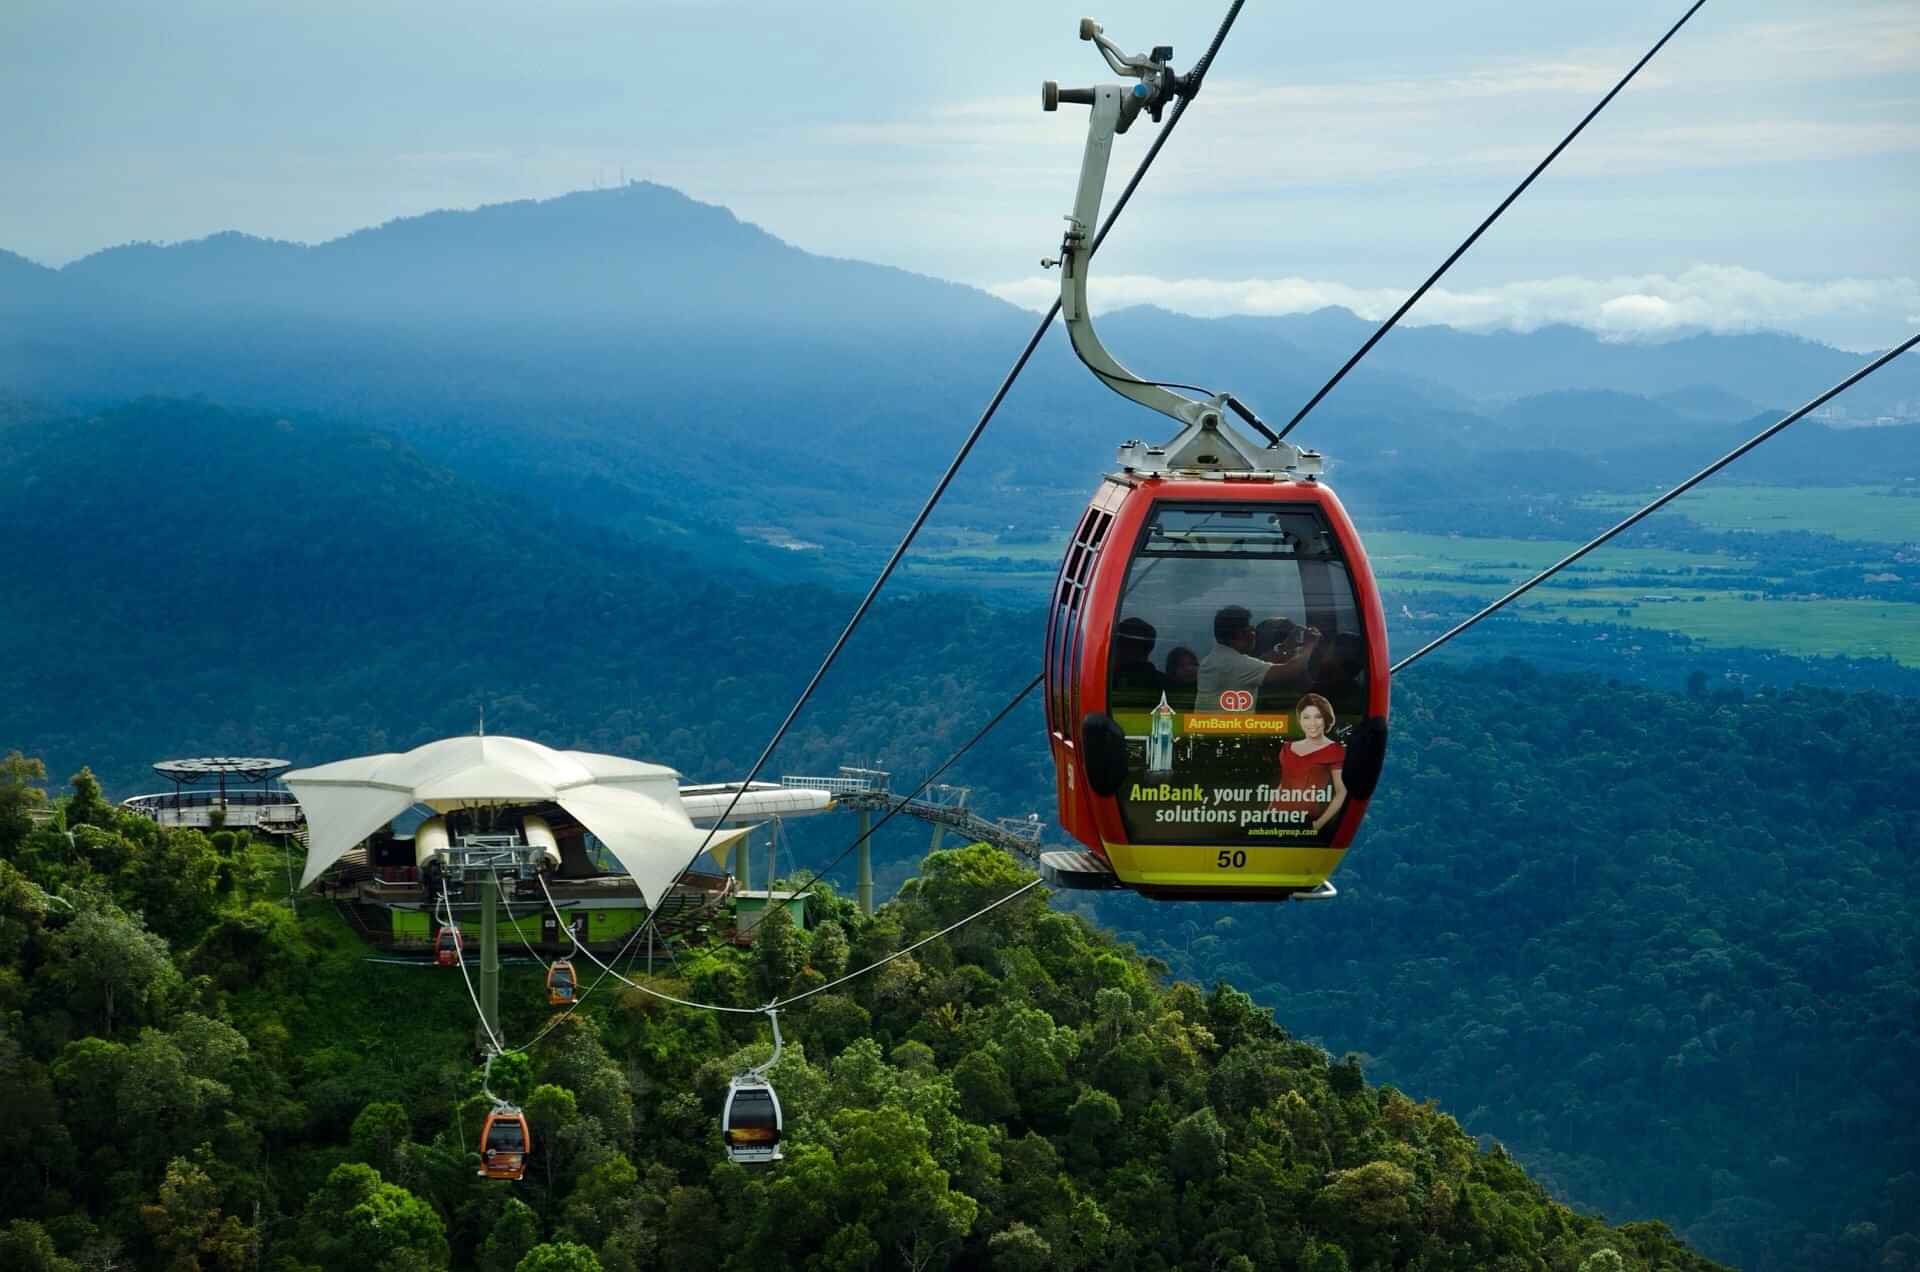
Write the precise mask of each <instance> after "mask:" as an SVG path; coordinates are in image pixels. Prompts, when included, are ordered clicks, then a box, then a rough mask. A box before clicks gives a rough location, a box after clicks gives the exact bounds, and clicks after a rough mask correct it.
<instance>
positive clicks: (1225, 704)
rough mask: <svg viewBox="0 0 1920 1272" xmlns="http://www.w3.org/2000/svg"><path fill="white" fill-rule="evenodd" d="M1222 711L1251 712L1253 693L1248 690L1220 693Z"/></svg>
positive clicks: (1229, 690) (1231, 690) (1232, 690)
mask: <svg viewBox="0 0 1920 1272" xmlns="http://www.w3.org/2000/svg"><path fill="white" fill-rule="evenodd" d="M1220 709H1221V710H1222V711H1251V710H1253V692H1252V690H1249V689H1225V690H1222V691H1221V693H1220Z"/></svg>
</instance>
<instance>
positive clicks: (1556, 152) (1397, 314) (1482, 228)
mask: <svg viewBox="0 0 1920 1272" xmlns="http://www.w3.org/2000/svg"><path fill="white" fill-rule="evenodd" d="M1706 2H1707V0H1694V2H1693V7H1692V8H1690V9H1688V10H1687V11H1686V12H1685V13H1683V14H1681V15H1680V20H1679V21H1678V22H1676V23H1674V24H1673V26H1672V27H1670V28H1669V29H1668V30H1667V33H1666V34H1665V35H1663V36H1661V37H1660V39H1659V41H1658V42H1657V43H1656V44H1655V45H1654V46H1653V47H1652V48H1650V49H1648V50H1647V52H1646V55H1645V56H1644V57H1642V58H1641V59H1640V60H1639V61H1638V62H1635V63H1634V64H1633V69H1632V70H1630V71H1628V72H1627V73H1626V74H1625V75H1624V76H1622V77H1621V79H1620V82H1619V83H1618V84H1615V85H1614V86H1613V88H1612V90H1611V91H1609V92H1608V93H1607V95H1606V96H1605V97H1602V98H1601V99H1600V102H1599V104H1598V105H1596V106H1595V107H1594V108H1593V109H1592V110H1590V111H1588V112H1587V114H1586V118H1584V119H1582V120H1581V121H1580V122H1579V123H1577V124H1575V125H1574V126H1573V131H1572V132H1570V133H1568V134H1567V135H1566V136H1565V137H1563V138H1561V140H1560V144H1559V145H1557V146H1555V147H1554V148H1553V149H1552V150H1551V151H1550V152H1548V154H1547V157H1546V158H1545V159H1542V160H1541V161H1540V162H1539V163H1538V164H1536V165H1534V169H1533V171H1532V172H1529V173H1528V174H1527V177H1526V180H1524V181H1522V182H1521V183H1520V184H1519V185H1517V186H1515V187H1514V188H1513V193H1512V194H1509V195H1508V196H1507V197H1506V198H1504V199H1502V200H1501V201H1500V206H1499V207H1497V208H1495V209H1494V210H1493V211H1492V212H1491V213H1489V214H1488V215H1487V219H1486V220H1484V221H1482V222H1480V225H1479V228H1477V229H1475V230H1474V232H1473V233H1471V234H1469V235H1467V238H1466V241H1465V242H1464V243H1462V244H1460V246H1458V247H1456V248H1454V249H1453V254H1452V255H1451V256H1449V257H1447V259H1446V260H1444V261H1442V262H1440V268H1439V269H1436V270H1434V271H1433V273H1431V274H1429V275H1428V276H1427V281H1426V282H1424V283H1422V284H1420V286H1419V287H1417V288H1415V289H1414V293H1413V295H1411V296H1409V297H1407V299H1406V302H1405V303H1404V304H1402V305H1401V306H1400V308H1398V309H1396V310H1394V311H1393V316H1392V317H1391V318H1388V319H1387V320H1386V321H1385V322H1383V323H1381V324H1380V326H1379V329H1378V330H1376V331H1375V332H1374V333H1373V334H1372V335H1371V336H1368V337H1367V340H1366V343H1365V344H1363V345H1361V346H1360V347H1359V348H1358V349H1356V350H1354V353H1353V356H1352V357H1351V358H1348V359H1347V361H1346V365H1344V366H1342V367H1341V368H1340V369H1339V370H1338V371H1336V372H1334V373H1333V378H1332V379H1331V380H1328V381H1327V382H1326V383H1325V384H1323V385H1321V386H1320V391H1319V392H1318V393H1316V394H1314V395H1313V396H1312V397H1311V398H1309V399H1307V404H1306V405H1305V406H1303V407H1301V408H1300V409H1299V410H1297V411H1295V412H1294V413H1293V418H1292V419H1290V420H1288V421H1287V423H1286V427H1284V428H1282V429H1281V430H1280V436H1281V437H1285V436H1286V435H1287V434H1288V433H1291V432H1292V431H1293V426H1294V425H1295V424H1298V423H1299V422H1300V421H1301V420H1303V419H1305V418H1306V417H1307V412H1308V411H1311V410H1312V409H1313V408H1314V407H1316V406H1318V405H1319V404H1320V399H1321V398H1324V397H1325V396H1327V394H1329V393H1331V392H1332V391H1333V386H1334V385H1336V384H1338V383H1340V381H1342V380H1344V379H1346V377H1347V372H1349V371H1351V370H1353V368H1354V367H1355V366H1356V365H1358V364H1359V361H1360V359H1362V358H1364V357H1366V356H1367V353H1368V352H1369V351H1370V350H1371V349H1372V348H1373V347H1374V346H1375V345H1377V344H1379V343H1380V338H1381V337H1382V336H1384V335H1386V334H1387V333H1388V332H1389V331H1392V330H1393V328H1394V324H1396V323H1398V322H1399V321H1400V320H1401V319H1402V318H1404V317H1405V316H1406V313H1407V311H1408V310H1409V309H1412V308H1413V307H1414V306H1415V305H1416V304H1418V303H1420V298H1421V297H1422V296H1424V295H1426V294H1427V290H1428V289H1429V288H1431V287H1432V286H1433V285H1434V284H1435V283H1437V282H1439V281H1440V277H1441V275H1443V274H1445V273H1446V272H1447V271H1448V270H1450V269H1452V268H1453V263H1454V262H1455V261H1457V260H1459V259H1460V258H1461V257H1462V256H1465V255H1466V253H1467V249H1468V248H1470V247H1472V246H1473V245H1474V244H1475V243H1477V242H1479V241H1480V236H1481V235H1482V234H1485V233H1486V232H1487V229H1488V227H1489V226H1491V225H1492V224H1493V223H1494V222H1495V221H1497V220H1499V219H1500V214H1501V213H1503V212H1505V211H1506V210H1507V209H1508V208H1509V207H1511V206H1513V201H1514V200H1515V199H1518V198H1519V197H1520V196H1521V195H1522V194H1524V193H1526V189H1527V187H1528V186H1530V185H1532V184H1533V180H1534V178H1535V177H1537V176H1539V175H1540V174H1541V173H1543V172H1545V171H1546V170H1547V165H1548V164H1550V163H1552V162H1553V161H1554V160H1555V159H1557V158H1559V157H1560V152H1561V151H1563V150H1565V149H1566V148H1567V147H1568V146H1569V145H1571V144H1572V142H1573V139H1574V138H1575V137H1578V136H1579V135H1580V134H1581V133H1582V132H1584V131H1585V130H1586V127H1587V125H1588V124H1590V123H1592V122H1593V120H1594V117H1595V116H1596V115H1598V114H1599V113H1600V112H1601V111H1603V110H1605V109H1606V107H1607V103H1608V102H1611V101H1612V100H1613V99H1614V98H1615V97H1616V96H1618V95H1619V93H1620V90H1621V89H1623V88H1625V87H1626V86H1627V85H1628V84H1629V83H1630V82H1631V81H1632V80H1633V77H1634V76H1636V75H1638V74H1639V73H1640V68H1641V67H1643V66H1645V65H1646V64H1647V63H1648V62H1651V61H1652V60H1653V55H1654V54H1656V53H1658V52H1659V51H1660V50H1661V49H1663V48H1665V47H1666V44H1667V41H1668V40H1671V39H1672V38H1673V37H1674V36H1675V35H1676V34H1678V33H1679V31H1680V28H1681V27H1683V26H1685V25H1686V24H1687V22H1688V20H1689V19H1691V18H1692V17H1693V15H1694V14H1696V13H1698V12H1699V11H1700V6H1701V5H1703V4H1705V3H1706Z"/></svg>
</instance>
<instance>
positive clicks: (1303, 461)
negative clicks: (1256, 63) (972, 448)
mask: <svg viewBox="0 0 1920 1272" xmlns="http://www.w3.org/2000/svg"><path fill="white" fill-rule="evenodd" d="M1080 38H1081V39H1082V40H1088V41H1091V42H1092V43H1093V44H1094V46H1095V47H1096V48H1098V49H1099V50H1100V55H1101V57H1103V58H1105V59H1106V62H1107V65H1108V66H1109V67H1111V68H1112V69H1113V71H1114V73H1115V74H1117V75H1124V76H1127V77H1129V78H1131V79H1134V80H1137V81H1138V83H1135V84H1133V85H1132V86H1128V85H1125V84H1099V85H1095V86H1094V87H1092V88H1065V89H1063V88H1061V87H1060V85H1059V84H1058V83H1056V82H1055V81H1053V80H1047V81H1046V82H1045V83H1043V84H1042V85H1041V88H1040V107H1041V109H1042V110H1046V111H1053V110H1058V109H1059V108H1060V105H1061V103H1063V102H1064V103H1067V104H1069V105H1077V106H1087V107H1090V108H1091V110H1090V117H1089V119H1088V123H1087V145H1086V150H1085V152H1084V154H1083V156H1082V158H1081V161H1080V184H1079V187H1078V189H1077V191H1076V193H1075V196H1074V203H1073V211H1072V212H1070V213H1068V214H1067V218H1066V220H1067V230H1066V234H1065V236H1064V237H1063V238H1062V240H1061V243H1060V255H1059V256H1058V257H1057V258H1052V259H1048V260H1043V261H1041V265H1042V266H1044V267H1048V268H1051V267H1053V266H1058V267H1059V268H1060V312H1061V315H1062V316H1063V317H1064V318H1065V319H1066V324H1067V337H1068V339H1070V340H1071V341H1072V342H1073V348H1074V351H1075V352H1076V353H1077V354H1078V355H1079V356H1080V359H1081V361H1083V362H1084V363H1086V365H1087V368H1088V369H1089V370H1091V371H1092V372H1093V373H1094V375H1095V376H1097V377H1098V378H1099V380H1100V382H1101V383H1102V384H1104V385H1106V386H1107V387H1108V388H1110V389H1112V390H1113V391H1114V392H1116V393H1118V394H1120V395H1121V396H1122V397H1125V398H1128V399H1130V400H1132V401H1134V402H1137V403H1139V404H1140V405H1141V406H1144V407H1147V408H1149V409H1151V410H1155V411H1158V412H1160V413H1161V414H1162V415H1166V416H1168V417H1170V418H1172V419H1173V420H1175V421H1176V422H1178V423H1179V424H1180V425H1181V430H1180V432H1179V433H1178V434H1176V435H1175V436H1174V438H1173V439H1172V440H1171V441H1169V442H1167V443H1166V444H1165V445H1163V446H1157V447H1149V446H1143V445H1141V444H1139V443H1132V442H1130V443H1128V444H1127V445H1125V446H1123V447H1121V450H1120V462H1121V463H1122V465H1123V466H1125V467H1126V468H1128V469H1129V470H1132V471H1140V472H1148V473H1152V472H1213V473H1226V472H1237V473H1245V474H1248V475H1257V474H1266V473H1272V474H1275V475H1277V476H1278V475H1284V476H1289V477H1302V478H1311V477H1314V476H1317V475H1318V474H1319V473H1320V471H1321V458H1320V455H1319V454H1318V452H1315V451H1311V450H1304V449H1302V448H1300V447H1296V446H1293V445H1290V444H1289V443H1287V442H1285V441H1282V440H1281V439H1280V437H1279V435H1278V434H1276V433H1274V432H1273V430H1272V429H1270V428H1268V427H1267V426H1266V425H1265V424H1263V423H1262V422H1261V421H1260V419H1259V418H1258V417H1257V416H1255V415H1254V414H1253V412H1252V411H1251V410H1249V409H1248V408H1247V407H1246V406H1245V405H1244V404H1243V403H1241V402H1240V401H1239V400H1238V399H1237V398H1235V397H1234V396H1233V395H1232V394H1230V393H1220V394H1215V395H1212V396H1211V397H1208V398H1206V399H1205V400H1196V399H1194V398H1190V397H1186V396H1183V395H1181V394H1178V393H1175V392H1173V391H1171V389H1169V388H1168V387H1166V386H1165V385H1162V384H1158V383H1154V382H1152V381H1148V380H1143V379H1141V378H1140V377H1138V376H1136V375H1134V374H1133V373H1132V372H1130V371H1128V370H1127V368H1126V367H1125V366H1123V365H1122V364H1121V363H1120V360H1119V359H1117V358H1115V357H1114V356H1113V354H1112V353H1110V352H1108V350H1107V347H1106V346H1105V345H1104V344H1102V343H1101V341H1100V337H1099V336H1098V335H1096V334H1095V333H1094V330H1093V317H1092V314H1091V312H1090V311H1089V309H1088V307H1087V270H1088V266H1089V264H1090V262H1091V258H1092V256H1093V246H1094V237H1093V236H1094V230H1095V227H1096V226H1097V225H1098V224H1099V219H1100V200H1101V196H1102V194H1103V193H1104V191H1105V188H1106V182H1107V167H1108V164H1109V161H1110V160H1111V159H1112V156H1113V139H1114V137H1115V136H1116V135H1117V134H1120V133H1124V132H1126V131H1127V129H1128V128H1130V127H1132V126H1133V123H1134V121H1135V120H1136V119H1138V118H1139V116H1140V113H1141V112H1142V111H1145V112H1146V113H1147V114H1148V115H1149V116H1150V117H1151V118H1152V119H1153V121H1154V122H1155V123H1159V122H1160V117H1161V112H1162V111H1163V110H1164V109H1165V108H1166V105H1167V103H1168V102H1169V101H1171V100H1173V99H1174V98H1176V97H1181V98H1187V99H1191V98H1192V97H1194V96H1195V95H1196V94H1197V93H1198V92H1199V91H1200V72H1199V71H1198V70H1196V71H1194V72H1190V73H1189V74H1187V75H1184V76H1183V75H1179V74H1177V73H1176V72H1175V71H1174V70H1173V68H1172V67H1171V66H1169V65H1168V63H1169V62H1170V61H1172V59H1173V48H1172V46H1170V45H1160V46H1158V47H1156V48H1155V49H1154V50H1153V51H1152V52H1151V53H1136V54H1131V55H1129V54H1126V53H1122V52H1121V51H1120V48H1119V46H1118V45H1116V44H1114V42H1113V41H1112V40H1110V39H1108V38H1107V37H1106V35H1105V34H1104V33H1103V30H1102V28H1101V26H1100V25H1099V24H1098V23H1097V22H1095V21H1094V20H1093V19H1092V18H1082V19H1081V20H1080ZM1182 387H1185V386H1182ZM1223 408H1224V409H1227V410H1231V411H1233V412H1234V413H1235V414H1236V415H1238V416H1240V418H1241V419H1243V420H1244V421H1246V422H1247V423H1248V424H1249V425H1250V426H1251V427H1253V428H1254V429H1255V430H1257V431H1258V432H1260V433H1261V434H1262V435H1263V436H1264V437H1265V439H1266V443H1267V444H1266V445H1264V446H1262V445H1260V444H1258V443H1256V442H1254V441H1252V440H1251V439H1249V438H1246V437H1243V436H1241V435H1240V434H1239V433H1238V432H1237V431H1236V430H1234V429H1233V428H1232V427H1230V426H1228V425H1227V424H1226V423H1225V422H1224V420H1223V419H1222V415H1221V411H1222V409H1223Z"/></svg>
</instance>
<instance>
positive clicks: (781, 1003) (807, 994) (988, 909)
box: [767, 879, 1040, 1009]
mask: <svg viewBox="0 0 1920 1272" xmlns="http://www.w3.org/2000/svg"><path fill="white" fill-rule="evenodd" d="M1039 886H1040V880H1038V879H1029V880H1027V881H1026V882H1025V883H1023V884H1021V885H1020V886H1019V887H1017V888H1015V889H1014V890H1013V891H1012V892H1009V893H1007V894H1006V895H1005V896H1003V897H1001V898H1000V899H999V900H998V901H990V902H988V903H987V904H986V905H984V906H981V907H980V908H979V909H978V910H975V911H974V912H973V913H972V914H969V915H968V916H967V917H966V918H964V919H961V920H960V921H959V922H957V923H949V924H947V926H945V927H943V928H941V929H940V930H939V931H938V932H935V933H934V934H933V935H931V936H923V937H921V938H920V939H919V940H917V941H915V942H914V943H913V944H912V945H909V946H907V947H906V948H905V949H899V950H895V951H894V952H893V953H891V954H889V955H887V956H886V957H885V958H883V959H878V960H876V961H874V962H872V963H869V964H867V965H866V966H865V967H863V968H861V969H860V970H859V971H857V972H848V973H847V974H846V975H845V976H842V977H840V978H839V979H838V980H830V981H828V982H827V983H826V984H824V985H815V986H814V987H813V988H812V989H808V990H802V991H801V992H800V993H798V994H795V995H793V996H792V997H790V998H782V999H779V1000H777V1001H775V1002H772V1003H769V1004H767V1005H768V1006H769V1007H772V1008H775V1009H778V1008H782V1007H791V1006H792V1005H793V1004H795V1003H797V1002H801V1001H804V1000H805V999H808V998H812V997H813V996H814V995H815V994H824V993H826V992H827V991H828V990H830V989H832V988H834V987H835V986H837V985H844V984H846V983H847V982H848V981H850V980H854V979H856V978H858V977H861V976H865V975H866V974H867V973H868V972H873V971H878V970H879V969H880V968H882V967H885V966H886V965H887V964H888V963H891V962H893V960H894V959H896V958H904V957H905V956H906V955H908V954H911V953H913V952H914V951H915V950H917V949H919V948H920V947H921V946H922V945H925V944H927V943H928V942H930V941H937V940H939V939H940V938H941V937H943V936H945V935H947V934H948V933H949V932H955V931H958V930H959V929H961V928H963V927H965V926H966V925H967V924H969V923H971V922H973V921H974V920H975V919H978V918H981V917H982V916H984V915H987V914H991V913H992V912H993V911H995V910H998V909H999V908H1000V907H1001V906H1003V905H1005V904H1006V903H1007V902H1009V901H1011V900H1013V899H1014V898H1015V897H1018V896H1024V895H1025V894H1026V893H1028V892H1031V891H1033V890H1034V889H1035V888H1037V887H1039Z"/></svg>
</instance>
